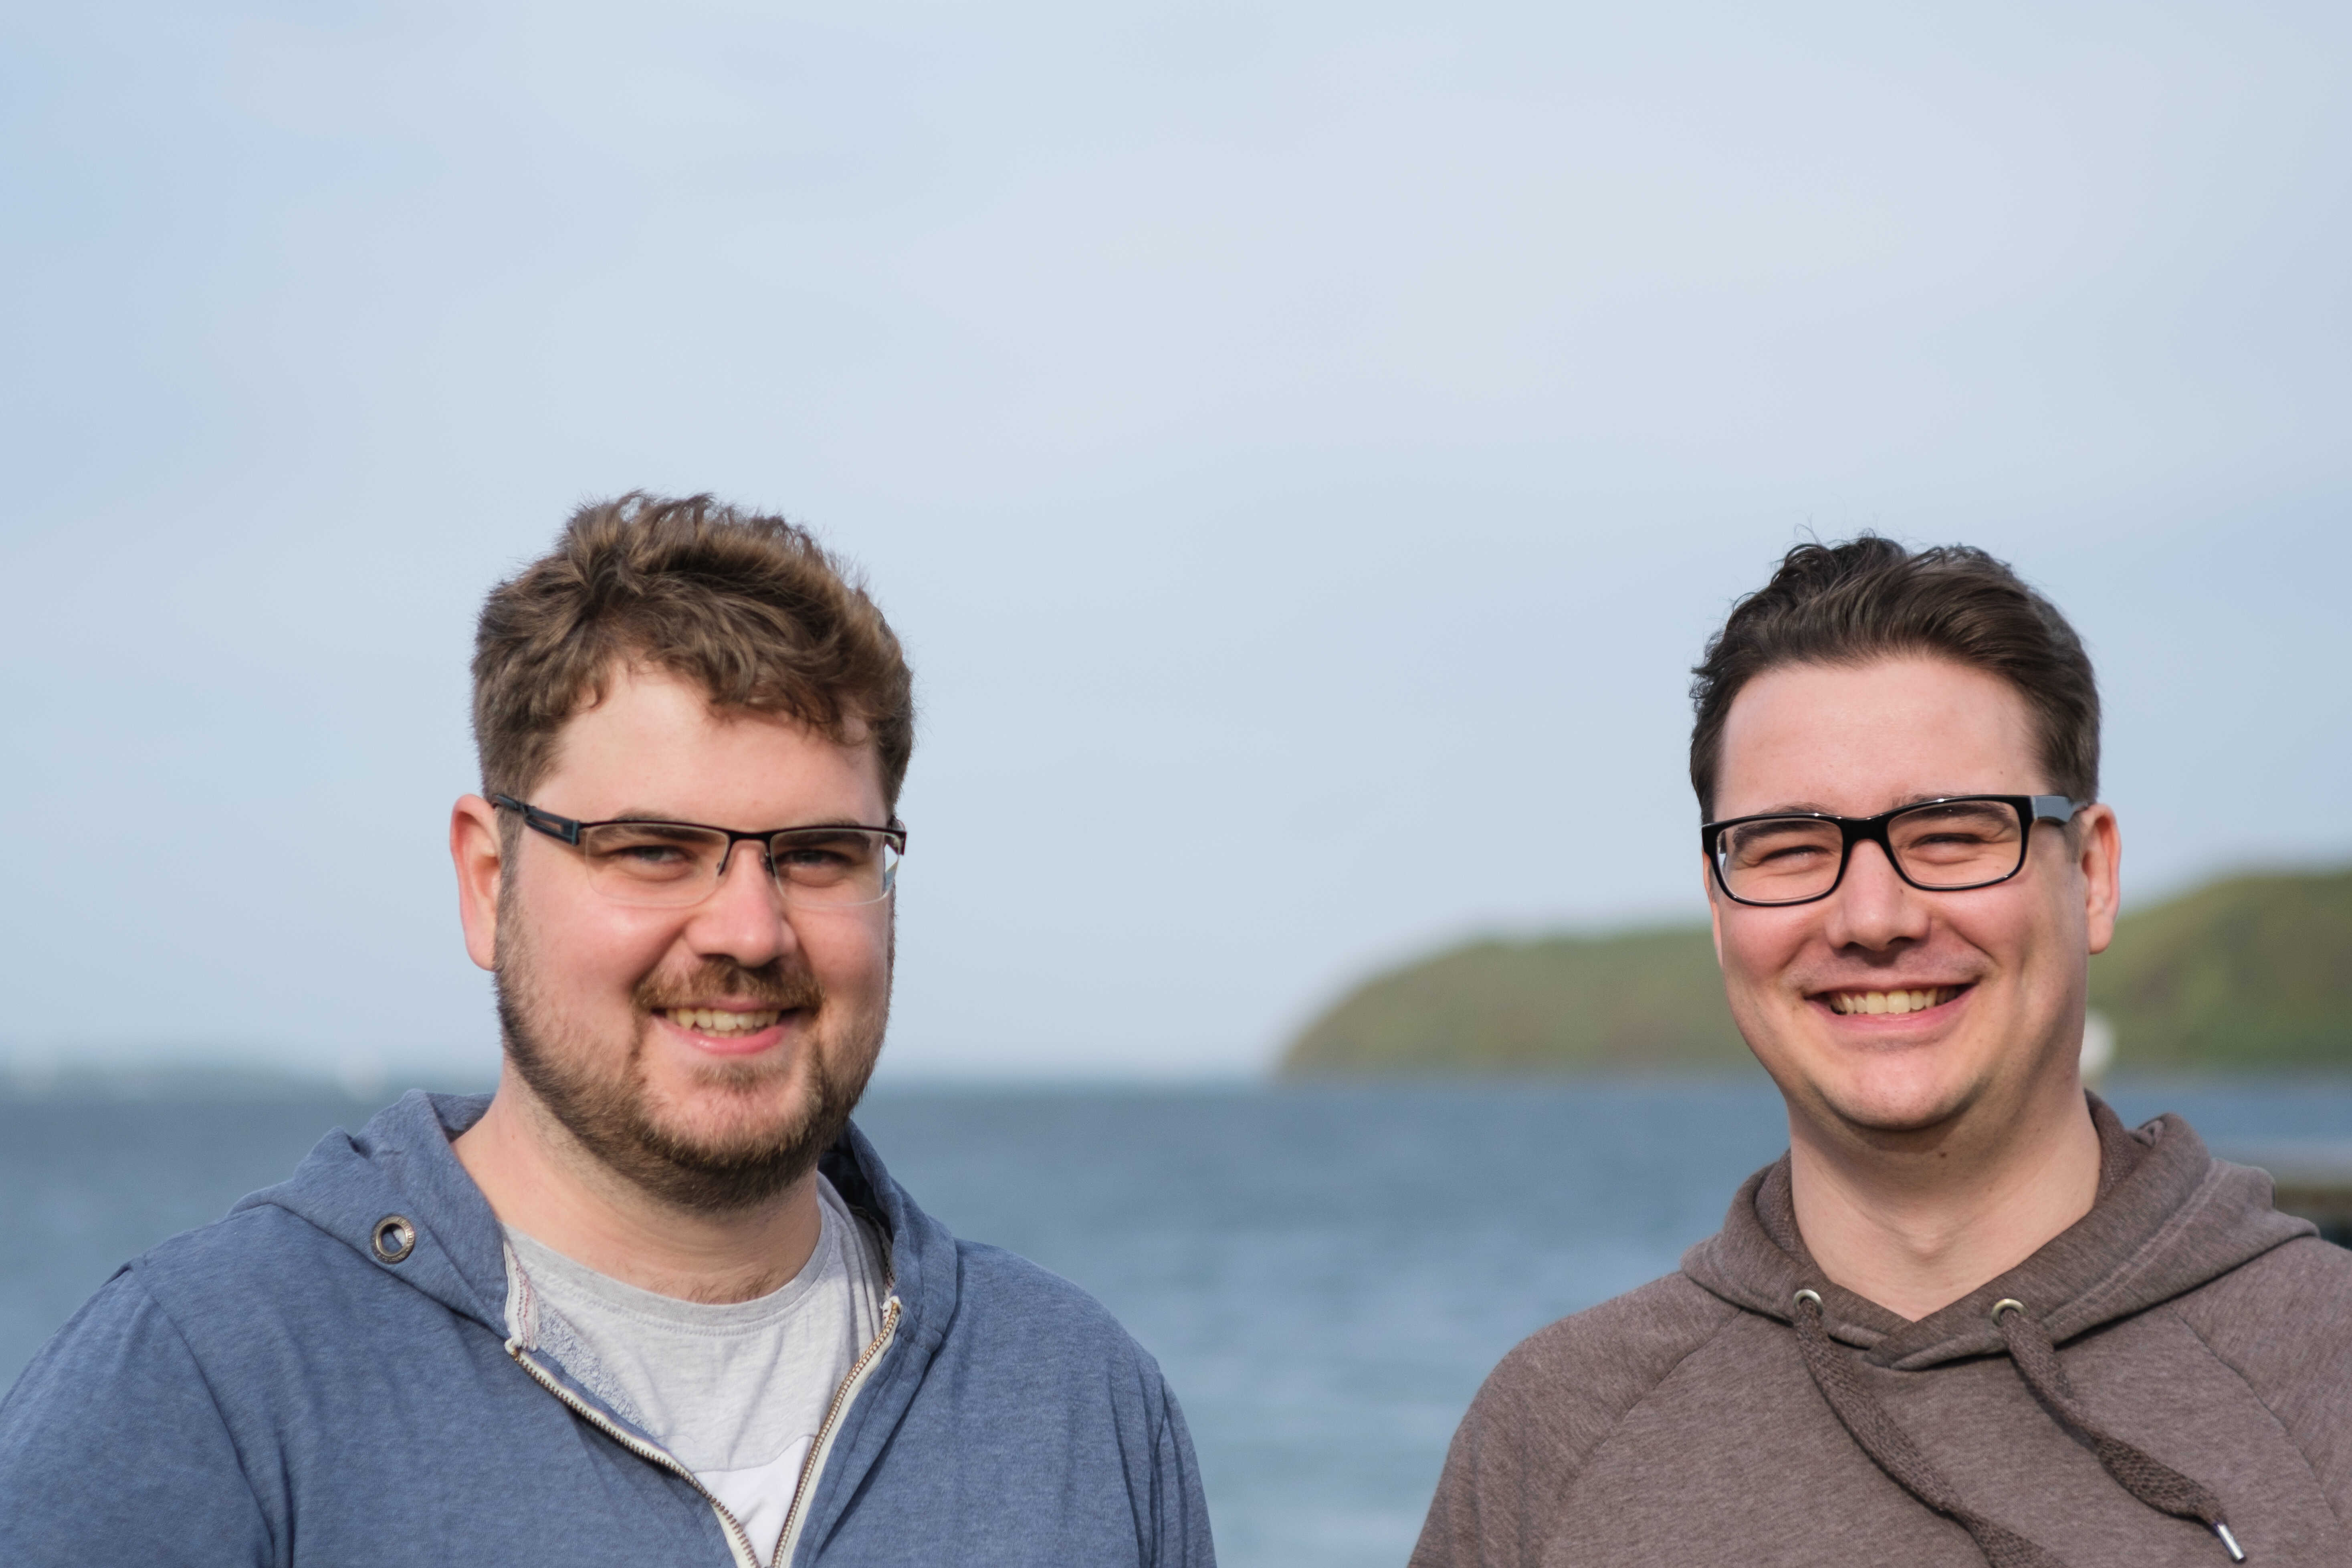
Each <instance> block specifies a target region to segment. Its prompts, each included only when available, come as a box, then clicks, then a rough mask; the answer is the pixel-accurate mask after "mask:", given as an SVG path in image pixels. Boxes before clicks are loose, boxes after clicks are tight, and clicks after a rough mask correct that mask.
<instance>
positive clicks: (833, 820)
mask: <svg viewBox="0 0 2352 1568" xmlns="http://www.w3.org/2000/svg"><path fill="white" fill-rule="evenodd" d="M604 820H606V821H608V822H642V823H645V824H646V825H647V826H669V827H717V826H719V824H717V823H715V822H689V821H688V820H687V819H686V818H685V817H683V816H670V815H669V814H668V813H667V812H664V811H653V810H649V809H646V808H645V807H641V806H631V807H629V808H628V809H627V810H625V811H624V812H622V813H621V814H620V815H619V816H612V817H607V818H605V819H604ZM872 826H873V824H871V823H866V822H860V821H858V820H857V819H856V817H854V816H835V817H828V818H826V819H825V820H824V821H823V822H795V823H793V824H791V825H790V826H784V827H746V828H730V829H728V830H727V831H729V832H741V833H805V832H807V831H808V830H810V829H811V828H819V827H866V828H870V827H872Z"/></svg>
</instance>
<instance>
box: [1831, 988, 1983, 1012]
mask: <svg viewBox="0 0 2352 1568" xmlns="http://www.w3.org/2000/svg"><path fill="white" fill-rule="evenodd" d="M1958 994H1960V988H1959V987H1958V986H1957V985H1937V986H1934V987H1931V988H1930V989H1928V990H1926V991H1832V992H1831V993H1830V1007H1831V1010H1832V1011H1833V1012H1838V1013H1918V1012H1924V1011H1925V1010H1926V1009H1927V1008H1929V1007H1938V1006H1941V1005H1943V1004H1945V1003H1947V1002H1948V1001H1950V1000H1951V999H1952V998H1953V997H1955V996H1958Z"/></svg>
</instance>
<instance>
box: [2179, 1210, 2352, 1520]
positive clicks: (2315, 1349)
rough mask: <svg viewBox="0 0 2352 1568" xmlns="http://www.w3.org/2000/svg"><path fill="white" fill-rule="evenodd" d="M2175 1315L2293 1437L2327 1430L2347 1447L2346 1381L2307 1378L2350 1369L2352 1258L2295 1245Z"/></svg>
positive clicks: (2213, 1284)
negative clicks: (2321, 1370) (2309, 1429)
mask: <svg viewBox="0 0 2352 1568" xmlns="http://www.w3.org/2000/svg"><path fill="white" fill-rule="evenodd" d="M2172 1307H2173V1310H2174V1311H2175V1312H2176V1313H2177V1314H2178V1315H2179V1318H2180V1320H2181V1321H2183V1322H2185V1323H2187V1324H2188V1325H2189V1328H2190V1329H2191V1330H2193V1331H2195V1332H2196V1334H2197V1337H2198V1338H2199V1339H2200V1341H2202V1342H2204V1345H2205V1348H2206V1349H2207V1350H2209V1351H2210V1352H2212V1353H2213V1354H2214V1355H2215V1356H2216V1357H2217V1358H2219V1359H2220V1360H2221V1362H2222V1363H2225V1364H2226V1365H2228V1366H2229V1367H2230V1368H2231V1370H2233V1371H2235V1372H2236V1373H2238V1375H2239V1376H2241V1377H2242V1378H2244V1379H2245V1380H2246V1383H2247V1384H2248V1385H2249V1386H2250V1387H2252V1389H2253V1391H2254V1392H2255V1394H2257V1395H2259V1396H2260V1397H2261V1398H2262V1399H2263V1402H2264V1403H2265V1404H2266V1405H2270V1407H2271V1408H2272V1410H2273V1412H2274V1413H2275V1414H2277V1415H2279V1417H2280V1419H2281V1420H2282V1421H2284V1423H2285V1424H2286V1425H2287V1426H2288V1427H2289V1428H2290V1429H2291V1430H2292V1429H2294V1428H2295V1427H2297V1426H2325V1427H2327V1428H2329V1429H2330V1430H2331V1432H2333V1433H2334V1434H2335V1436H2336V1437H2337V1438H2343V1437H2352V1378H2347V1377H2344V1376H2337V1377H2314V1376H2313V1375H2312V1372H2313V1369H2314V1368H2316V1367H2323V1366H2333V1367H2337V1368H2346V1367H2352V1252H2347V1251H2346V1250H2345V1249H2344V1248H2343V1247H2336V1246H2334V1245H2332V1244H2331V1243H2328V1242H2325V1241H2322V1240H2320V1239H2319V1237H2315V1236H2302V1237H2296V1238H2294V1240H2292V1241H2287V1242H2284V1243H2281V1244H2280V1245H2279V1246H2277V1247H2272V1248H2271V1249H2270V1250H2269V1251H2268V1252H2265V1253H2263V1254H2262V1255H2261V1256H2260V1257H2258V1258H2250V1259H2249V1260H2247V1261H2246V1262H2244V1263H2242V1264H2240V1265H2239V1266H2238V1267H2237V1268H2232V1269H2231V1270H2230V1271H2229V1272H2228V1273H2226V1274H2223V1275H2221V1277H2220V1278H2218V1279H2212V1280H2210V1281H2208V1282H2207V1283H2206V1284H2204V1285H2201V1286H2200V1287H2198V1288H2197V1289H2194V1290H2192V1291H2190V1292H2189V1293H2188V1294H2187V1295H2185V1296H2182V1297H2180V1298H2179V1299H2178V1300H2175V1301H2174V1302H2173V1303H2172ZM2347 1481H2352V1456H2347Z"/></svg>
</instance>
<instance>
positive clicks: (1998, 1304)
mask: <svg viewBox="0 0 2352 1568" xmlns="http://www.w3.org/2000/svg"><path fill="white" fill-rule="evenodd" d="M2024 1310H2025V1303H2024V1302H2022V1301H2021V1300H2018V1299H2017V1298H2016V1297H2014V1296H2003V1297H2002V1298H2001V1299H2000V1300H1998V1301H1995V1302H1994V1303H1993V1304H1992V1321H1994V1322H1996V1323H1998V1322H2000V1315H2001V1314H2002V1313H2003V1312H2022V1311H2024Z"/></svg>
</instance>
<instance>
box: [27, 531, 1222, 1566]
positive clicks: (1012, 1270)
mask: <svg viewBox="0 0 2352 1568" xmlns="http://www.w3.org/2000/svg"><path fill="white" fill-rule="evenodd" d="M474 682H475V700H474V718H475V733H476V739H477V742H478V746H479V750H480V756H481V771H482V777H483V792H482V794H481V795H468V796H467V797H466V798H464V799H463V800H461V801H459V802H458V803H457V807H456V810H455V812H454V814H453V816H452V818H451V824H450V852H451V856H452V858H453V859H454V860H455V862H456V867H457V890H458V906H459V912H460V915H461V918H462V921H463V924H464V928H465V937H466V945H467V952H469V953H470V954H471V955H472V957H473V959H474V962H475V963H478V964H479V965H481V966H482V967H483V968H484V969H486V970H488V971H489V972H490V973H491V974H492V976H493V977H494V978H495V981H496V991H497V998H498V1013H499V1023H500V1026H501V1032H502V1035H503V1038H504V1044H505V1050H506V1058H505V1069H504V1073H503V1076H502V1077H501V1078H500V1079H499V1086H498V1090H497V1092H496V1094H495V1095H492V1096H487V1097H479V1098H474V1097H465V1096H443V1095H425V1094H421V1093H418V1094H411V1095H409V1096H408V1097H407V1098H405V1099H404V1100H402V1101H400V1103H399V1104H397V1105H395V1106H394V1107H393V1108H392V1109H390V1110H386V1111H385V1112H383V1114H382V1115H380V1116H378V1117H377V1118H375V1120H374V1121H372V1122H370V1123H369V1124H368V1126H367V1129H366V1130H365V1131H363V1132H362V1133H361V1134H359V1135H358V1136H357V1137H352V1136H351V1135H349V1134H346V1133H343V1132H341V1131H338V1132H336V1133H334V1134H333V1135H331V1136H330V1137H329V1138H328V1139H327V1140H326V1141H325V1142H322V1143H320V1145H319V1147H318V1149H317V1150H316V1151H315V1152H313V1153H312V1154H311V1156H310V1159H309V1161H308V1162H307V1163H305V1164H304V1165H303V1166H302V1167H301V1169H300V1170H299V1171H298V1172H297V1173H295V1175H294V1177H293V1178H292V1179H291V1180H290V1181H289V1182H287V1183H286V1184H283V1185H281V1186H278V1187H275V1188H272V1189H270V1190H268V1191H267V1192H264V1193H257V1194H254V1195H253V1196H251V1197H248V1198H247V1199H246V1200H245V1201H244V1202H243V1203H241V1204H239V1205H237V1207H236V1210H235V1211H233V1212H232V1213H231V1214H230V1215H229V1216H228V1217H227V1218H226V1219H225V1220H223V1221H221V1222H220V1223H219V1224H216V1225H214V1226H208V1227H206V1228H205V1229H203V1230H199V1231H195V1232H192V1233H190V1234H188V1235H186V1236H183V1237H177V1238H175V1239H174V1240H172V1241H169V1242H166V1243H164V1244H163V1246H162V1247H157V1248H156V1249H155V1250H154V1251H152V1252H151V1253H149V1254H147V1255H146V1256H145V1257H143V1258H139V1259H137V1260H136V1261H134V1262H132V1263H131V1264H130V1265H127V1266H126V1267H125V1268H123V1269H122V1270H121V1272H119V1273H118V1274H117V1275H116V1276H115V1277H114V1279H112V1280H110V1282H109V1283H108V1284H107V1285H106V1286H105V1288H104V1289H101V1290H100V1292H99V1294H98V1296H97V1297H96V1298H95V1299H93V1300H92V1301H91V1302H90V1303H89V1306H87V1307H86V1308H84V1309H83V1310H82V1311H81V1313H80V1314H79V1316H77V1317H76V1318H75V1319H74V1321H72V1322H71V1323H70V1324H68V1326H67V1328H66V1329H65V1330H64V1331H61V1332H60V1333H59V1334H58V1337H57V1338H56V1339H54V1340H52V1341H51V1342H50V1343H49V1344H48V1346H47V1348H46V1349H44V1350H43V1352H41V1353H40V1355H39V1356H38V1357H37V1359H36V1360H35V1362H34V1363H33V1364H32V1365H31V1367H29V1368H28V1369H27V1370H26V1373H25V1374H24V1376H23V1377H22V1379H21V1380H20V1381H19V1383H18V1384H17V1385H16V1389H15V1390H14V1391H13V1392H12V1393H11V1394H10V1395H9V1396H8V1399H7V1401H6V1403H5V1405H0V1563H7V1564H9V1565H11V1568H16V1565H20V1564H22V1565H27V1568H29V1565H33V1564H64V1563H201V1564H214V1563H216V1564H223V1565H226V1564H232V1563H234V1564H240V1565H253V1564H280V1565H295V1564H305V1563H308V1564H318V1565H320V1568H326V1565H332V1568H367V1565H384V1568H391V1565H401V1568H445V1565H446V1564H449V1563H495V1564H499V1565H500V1568H522V1565H528V1564H535V1563H545V1564H558V1563H561V1564H563V1565H564V1568H584V1565H593V1564H605V1565H609V1568H646V1565H647V1564H654V1563H664V1564H670V1563H713V1564H724V1563H735V1564H738V1565H740V1568H753V1565H760V1568H771V1565H772V1568H782V1565H784V1564H790V1563H798V1564H811V1563H840V1564H856V1563H893V1564H904V1563H963V1562H969V1563H1024V1564H1033V1565H1034V1568H1066V1565H1069V1564H1077V1563H1086V1564H1108V1563H1132V1564H1138V1565H1151V1564H1158V1565H1167V1568H1210V1565H1211V1564H1212V1562H1213V1559H1212V1553H1211V1549H1210V1540H1209V1525H1208V1519H1207V1514H1206V1510H1205V1506H1204V1504H1203V1501H1202V1493H1201V1487H1200V1481H1199V1478H1198V1474H1197V1472H1196V1470H1195V1468H1194V1464H1193V1458H1192V1448H1191V1445H1190V1441H1189V1439H1188V1437H1187V1436H1186V1434H1185V1429H1184V1422H1183V1417H1182V1415H1181V1414H1180V1413H1179V1411H1178V1409H1177V1406H1176V1403H1175V1400H1174V1399H1173V1397H1172V1396H1171V1394H1169V1392H1168V1390H1167V1388H1166V1387H1165V1385H1164V1384H1163V1383H1162V1382H1161V1379H1160V1372H1159V1369H1158V1367H1157V1366H1156V1365H1154V1364H1153V1363H1152V1361H1151V1359H1150V1356H1148V1355H1146V1354H1145V1353H1144V1352H1143V1351H1142V1350H1141V1349H1139V1347H1138V1346H1137V1345H1136V1344H1135V1342H1133V1341H1132V1340H1130V1339H1129V1338H1128V1336H1127V1335H1126V1334H1125V1333H1123V1332H1122V1331H1120V1330H1119V1327H1118V1324H1117V1323H1115V1322H1114V1321H1112V1320H1111V1319H1110V1317H1109V1316H1108V1314H1107V1313H1106V1312H1104V1311H1103V1310H1102V1309H1101V1308H1100V1307H1098V1306H1097V1305H1096V1304H1095V1303H1094V1302H1093V1301H1091V1300H1088V1299H1087V1297H1085V1296H1084V1295H1082V1294H1081V1293H1080V1292H1079V1291H1078V1290H1077V1289H1076V1288H1075V1287H1073V1286H1071V1285H1069V1284H1067V1283H1066V1282H1064V1281H1062V1280H1060V1279H1055V1278H1054V1277H1053V1276H1051V1275H1048V1274H1046V1273H1045V1271H1044V1270H1042V1269H1039V1268H1035V1267H1034V1266H1033V1265H1031V1264H1028V1263H1026V1262H1024V1261H1023V1260H1022V1259H1020V1258H1014V1257H1012V1256H1011V1255H1009V1254H1006V1253H1003V1252H1000V1251H998V1250H996V1249H994V1248H992V1247H978V1246H974V1245H972V1244H970V1243H967V1242H962V1241H959V1240H958V1239H956V1238H955V1237H952V1236H950V1234H949V1233H948V1231H947V1230H946V1228H945V1227H944V1226H941V1225H940V1223H939V1222H938V1221H936V1220H934V1219H932V1218H930V1217H929V1215H925V1214H924V1213H923V1212H922V1211H921V1210H920V1209H919V1208H918V1207H917V1206H916V1205H915V1203H914V1200H913V1199H912V1198H911V1197H910V1196H909V1195H908V1194H907V1192H906V1191H905V1190H904V1189H903V1188H901V1187H900V1186H899V1185H898V1184H897V1183H896V1182H894V1181H893V1180H892V1179H891V1177H890V1175H889V1173H888V1172H887V1171H886V1170H885V1169H884V1168H883V1165H882V1163H881V1161H880V1159H879V1157H878V1156H877V1153H876V1152H875V1150H874V1148H873V1146H872V1145H871V1144H869V1143H868V1142H866V1140H865V1138H864V1137H863V1136H861V1135H860V1134H859V1132H858V1131H857V1130H856V1128H854V1127H853V1126H851V1125H850V1121H849V1116H850V1111H851V1109H852V1108H853V1107H854V1106H855V1105H856V1103H857V1100H858V1097H859V1095H860V1093H861V1092H862V1091H863V1089H864V1088H865V1086H866V1078H867V1075H868V1074H869V1073H870V1072H871V1070H872V1069H873V1067H874V1063H875V1058H876V1056H877V1052H878V1051H879V1050H880V1048H881V1045H882V1035H883V1026H884V1020H885V1017H886V1016H887V1011H888V1005H889V996H890V982H891V970H892V955H893V932H894V930H895V914H896V908H897V903H896V898H897V889H898V868H899V858H900V857H901V856H902V855H903V854H904V853H905V852H906V848H907V840H908V833H907V829H906V827H905V826H903V825H902V824H901V823H900V822H899V821H898V817H897V816H896V815H895V809H894V808H895V806H896V805H897V801H898V789H899V784H900V781H901V780H902V779H903V778H904V777H905V774H906V769H907V762H908V754H909V752H911V750H912V748H913V743H914V704H913V697H912V688H911V682H910V679H909V677H908V670H907V666H906V662H905V660H904V658H902V657H901V655H900V652H899V647H898V639H897V638H896V637H894V636H893V635H892V633H891V631H890V628H889V627H888V626H887V624H885V622H884V621H883V619H882V616H881V615H880V613H879V611H877V609H876V607H875V606H874V605H873V604H872V602H871V601H870V600H869V599H868V598H867V597H866V594H865V593H864V591H863V590H862V589H861V588H860V587H858V586H857V585H856V584H855V583H854V582H852V581H850V580H849V579H847V578H846V577H845V575H844V574H843V572H842V571H841V569H840V568H839V567H838V565H837V564H836V563H835V562H834V561H832V560H831V559H830V558H829V557H827V556H826V555H825V554H824V552H823V551H821V550H820V549H819V548H818V547H817V546H816V544H815V543H814V542H813V541H812V540H811V539H810V538H809V536H808V535H807V534H806V533H805V532H803V531H801V530H800V529H797V528H795V527H793V526H792V525H790V524H788V523H785V522H783V521H781V520H778V519H772V518H761V517H751V516H745V515H741V514H739V513H736V512H734V511H731V510H728V509H724V508H719V507H715V506H712V505H710V504H709V502H708V501H707V500H705V499H702V498H697V499H695V500H686V501H661V500H650V499H646V498H644V497H639V496H630V497H625V498H623V499H622V500H619V501H617V502H614V503H611V504H608V505H600V506H592V507H587V508H583V510H581V511H580V512H579V513H578V514H577V515H575V516H574V517H573V518H572V522H571V524H570V526H569V527H568V528H567V530H566V531H565V532H564V534H563V536H562V540H561V541H560V542H558V544H557V547H556V549H555V550H554V552H552V553H551V554H550V555H548V556H546V557H545V558H544V559H542V560H541V561H538V562H536V563H533V564H531V565H530V566H529V567H528V568H526V569H525V570H524V571H523V572H522V573H521V574H519V575H518V576H516V577H515V578H514V579H512V580H511V581H509V582H508V583H505V584H501V585H500V586H499V588H498V589H497V590H496V591H494V592H493V593H492V594H491V595H490V596H489V601H488V605H486V606H485V608H484V610H483V612H482V617H481V622H480V627H479V634H478V639H477V645H476V653H475V659H474Z"/></svg>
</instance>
